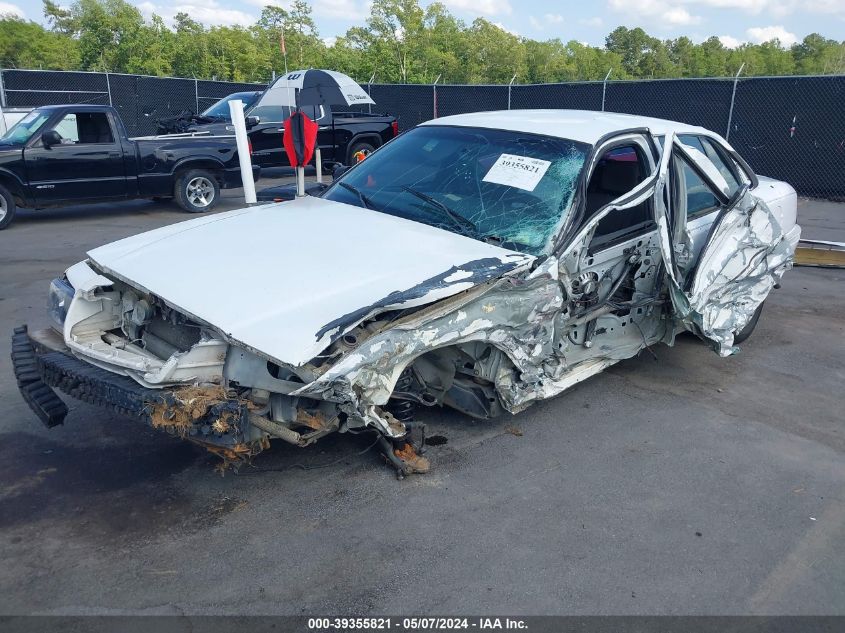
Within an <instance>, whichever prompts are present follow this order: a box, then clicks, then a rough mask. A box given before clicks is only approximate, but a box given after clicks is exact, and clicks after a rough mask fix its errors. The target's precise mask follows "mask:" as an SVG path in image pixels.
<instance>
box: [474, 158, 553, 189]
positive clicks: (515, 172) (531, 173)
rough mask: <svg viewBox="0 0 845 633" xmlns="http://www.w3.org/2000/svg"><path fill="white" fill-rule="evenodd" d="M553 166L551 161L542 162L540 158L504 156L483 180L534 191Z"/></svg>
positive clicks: (494, 164)
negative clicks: (550, 166)
mask: <svg viewBox="0 0 845 633" xmlns="http://www.w3.org/2000/svg"><path fill="white" fill-rule="evenodd" d="M551 164H552V163H551V161H548V160H540V159H539V158H530V157H528V156H517V155H516V154H502V155H501V156H499V158H498V159H497V160H496V162H495V163H493V166H492V167H491V168H490V171H488V172H487V175H486V176H484V178H482V180H483V181H484V182H494V183H496V184H497V185H506V186H508V187H517V188H518V189H525V191H534V188H535V187H536V186H537V183H538V182H540V179H541V178H542V177H543V176H545V175H546V171H547V170H548V169H549V165H551Z"/></svg>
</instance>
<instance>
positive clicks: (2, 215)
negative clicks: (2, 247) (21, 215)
mask: <svg viewBox="0 0 845 633" xmlns="http://www.w3.org/2000/svg"><path fill="white" fill-rule="evenodd" d="M15 211H17V207H16V206H15V198H14V196H12V194H11V193H9V190H8V189H6V188H5V187H0V231H1V230H3V229H5V228H6V227H7V226H9V225H10V224H11V223H12V220H14V219H15Z"/></svg>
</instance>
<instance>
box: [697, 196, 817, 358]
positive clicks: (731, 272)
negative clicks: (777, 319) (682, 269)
mask: <svg viewBox="0 0 845 633" xmlns="http://www.w3.org/2000/svg"><path fill="white" fill-rule="evenodd" d="M800 235H801V230H800V228H798V227H797V226H796V228H795V230H793V231H791V232H790V234H789V235H786V234H784V232H783V229H782V227H781V225H780V224H779V223H778V221H777V218H776V217H775V215H774V214H773V213H772V212H771V210H770V209H769V207H768V205H766V203H765V202H763V201H762V200H759V199H757V198H755V197H754V196H752V195H751V194H750V193H746V194H745V196H744V197H743V199H742V200H741V201H740V202H739V204H737V205H736V206H735V207H734V208H733V209H731V210H730V211H728V212H727V213H726V214H725V216H724V217H723V218H722V220H721V222H720V223H719V226H718V227H717V229H716V231H715V232H714V233H713V236H712V238H711V240H710V243H709V244H708V246H707V247H705V250H704V252H702V254H701V260H700V262H699V265H698V270H697V272H696V276H695V279H694V280H693V284H692V287H691V288H690V292H689V293H688V294H687V299H688V301H689V303H688V307H689V311H690V312H689V313H688V315H686V317H685V318H686V319H691V320H692V322H693V323H695V325H696V326H697V327H698V328H699V329H700V330H701V332H702V333H703V334H704V335H705V336H706V337H707V338H708V339H710V340H711V341H713V342H714V343H715V344H716V351H717V352H718V353H719V355H720V356H729V355H731V354H734V353H736V352H737V351H739V350H738V348H737V347H735V346H734V344H733V340H734V333H735V332H739V331H740V330H742V329H743V328H744V327H745V326H746V325H747V324H748V322H749V320H750V319H751V316H752V315H753V314H754V311H755V310H756V309H757V308H758V307H759V306H760V304H761V303H763V301H764V300H765V299H766V297H767V296H768V295H769V292H770V291H771V290H772V288H773V287H774V285H775V284H776V283H777V282H778V280H779V279H780V278H781V277H782V276H783V273H784V272H786V271H787V270H789V269H790V268H792V260H793V257H794V256H795V247H796V246H797V244H798V239H799V237H800Z"/></svg>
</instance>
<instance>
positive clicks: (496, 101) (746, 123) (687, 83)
mask: <svg viewBox="0 0 845 633" xmlns="http://www.w3.org/2000/svg"><path fill="white" fill-rule="evenodd" d="M265 87H266V86H265V85H263V84H248V83H230V82H222V81H207V80H195V79H177V78H167V77H147V76H139V75H122V74H112V73H84V72H58V71H30V70H2V71H0V104H2V105H5V106H10V107H36V106H39V105H47V104H62V103H99V104H104V105H113V106H114V107H115V108H117V110H118V111H119V112H120V114H121V117H122V118H123V121H124V124H125V125H126V128H127V130H128V132H129V134H130V135H132V136H138V135H146V134H153V133H154V132H155V128H156V121H157V120H158V119H161V118H165V117H170V116H174V115H177V114H180V113H182V112H184V111H185V110H190V111H192V112H202V111H203V110H205V109H206V108H208V107H209V106H210V105H212V104H213V103H214V102H215V101H217V100H218V99H221V98H223V97H225V96H227V95H230V94H232V93H234V92H243V91H252V90H263V89H264V88H265ZM365 88H366V89H367V91H368V92H369V93H370V95H371V96H372V98H373V99H374V100H375V102H376V103H377V105H376V106H374V107H373V106H359V107H358V108H356V109H358V110H361V111H364V112H379V113H387V114H392V115H394V116H397V117H398V119H399V126H400V129H402V130H406V129H409V128H411V127H413V126H415V125H418V124H419V123H422V122H423V121H427V120H429V119H431V118H435V117H443V116H449V115H452V114H462V113H466V112H479V111H485V110H506V109H515V110H518V109H527V108H574V109H582V110H606V111H610V112H621V113H628V114H638V115H645V116H653V117H659V118H665V119H671V120H675V121H682V122H684V123H690V124H693V125H700V126H702V127H705V128H708V129H710V130H713V131H715V132H718V133H719V134H722V135H723V136H727V137H728V139H729V140H730V142H731V144H732V145H733V146H734V147H735V148H736V149H737V151H739V153H740V154H742V156H743V157H744V158H745V159H746V160H747V161H748V162H749V164H750V165H751V166H752V167H753V168H754V170H755V171H756V172H757V173H760V174H765V175H767V176H771V177H773V178H777V179H780V180H785V181H787V182H789V183H790V184H792V186H793V187H795V188H796V190H798V192H799V193H800V194H802V195H806V196H816V197H829V198H836V199H839V198H845V116H842V104H843V103H845V76H842V75H835V76H814V77H747V78H745V77H737V78H716V79H661V80H636V81H607V80H605V81H588V82H576V83H560V84H536V85H519V84H515V85H419V84H401V85H398V84H365Z"/></svg>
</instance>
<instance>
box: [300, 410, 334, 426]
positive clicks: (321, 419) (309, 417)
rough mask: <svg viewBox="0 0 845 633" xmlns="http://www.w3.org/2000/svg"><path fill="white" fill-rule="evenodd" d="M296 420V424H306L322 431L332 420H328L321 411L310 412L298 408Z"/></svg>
mask: <svg viewBox="0 0 845 633" xmlns="http://www.w3.org/2000/svg"><path fill="white" fill-rule="evenodd" d="M296 421H297V423H298V424H302V425H303V426H307V427H308V428H309V429H314V430H315V431H322V430H323V429H325V428H326V427H328V426H329V425H330V424H331V423H332V421H333V420H329V419H328V418H327V417H326V415H325V414H324V413H323V412H322V411H317V413H314V414H312V413H308V411H304V410H302V409H300V410H299V411H297V412H296Z"/></svg>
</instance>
